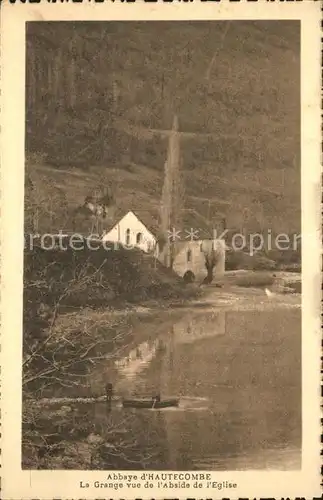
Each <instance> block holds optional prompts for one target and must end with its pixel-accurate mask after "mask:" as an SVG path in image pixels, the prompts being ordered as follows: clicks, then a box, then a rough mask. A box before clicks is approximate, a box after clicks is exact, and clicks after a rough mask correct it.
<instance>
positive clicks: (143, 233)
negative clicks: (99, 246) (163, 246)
mask: <svg viewBox="0 0 323 500" xmlns="http://www.w3.org/2000/svg"><path fill="white" fill-rule="evenodd" d="M102 239H103V241H111V242H116V243H119V244H121V245H122V246H124V247H128V248H131V247H136V248H140V249H141V250H143V251H144V252H153V251H154V250H155V248H156V242H157V240H156V237H155V236H154V235H153V234H152V232H151V231H149V229H148V228H147V227H146V226H145V224H144V223H143V222H142V221H141V220H140V218H139V217H138V216H137V215H136V214H135V213H134V212H132V211H131V210H130V211H129V212H128V213H127V214H126V215H124V216H123V217H122V218H121V219H120V220H119V221H118V222H117V223H116V224H115V225H114V226H113V227H112V228H111V229H109V230H108V231H106V232H105V233H104V235H103V237H102Z"/></svg>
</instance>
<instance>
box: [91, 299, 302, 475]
mask: <svg viewBox="0 0 323 500" xmlns="http://www.w3.org/2000/svg"><path fill="white" fill-rule="evenodd" d="M166 314H167V313H166ZM149 328H150V332H151V333H150V335H148V337H147V338H146V339H145V340H142V341H140V342H138V344H137V345H133V346H132V347H131V348H130V350H129V351H128V352H127V355H124V357H123V358H119V359H117V360H114V361H113V363H111V364H110V365H109V366H107V367H106V369H105V374H104V376H105V377H106V376H109V377H110V380H111V381H113V383H114V387H115V391H116V392H117V393H118V394H120V395H122V396H134V395H138V396H143V395H149V396H151V395H153V394H157V393H160V394H161V396H162V397H167V396H176V397H177V396H178V397H180V398H181V402H180V406H179V408H174V409H165V410H159V411H157V410H129V409H123V408H122V407H121V406H120V405H118V404H116V405H113V406H112V410H111V412H110V413H107V409H106V405H105V404H96V405H93V407H91V409H90V408H87V409H86V410H84V411H86V412H87V418H90V419H93V423H94V425H95V428H96V432H98V429H100V426H101V427H104V426H106V425H108V423H110V422H112V423H114V424H116V425H121V424H122V426H126V427H128V428H129V429H130V430H131V432H132V433H133V435H134V436H136V446H137V447H138V448H140V449H141V450H143V453H145V450H150V449H152V448H153V450H154V452H153V453H151V456H150V455H149V453H148V452H147V454H146V457H145V468H146V469H172V470H246V469H248V470H256V469H258V470H259V469H276V470H288V469H299V468H300V467H301V311H300V309H299V308H298V309H297V308H290V309H288V308H285V309H277V310H268V311H265V310H264V311H260V312H259V311H257V312H256V311H239V312H215V311H212V310H207V311H194V312H188V311H183V315H182V316H181V319H180V320H178V319H177V320H176V321H174V322H173V323H172V322H170V324H169V323H168V324H167V327H165V330H164V331H163V329H162V325H161V324H160V320H158V324H157V321H156V325H154V324H153V323H152V324H151V325H150V327H149ZM156 332H157V333H156ZM91 377H92V381H91V384H92V385H93V386H95V385H96V384H98V383H99V382H98V379H97V377H96V376H95V375H91ZM85 406H88V405H85ZM109 467H110V468H111V464H107V468H109ZM128 468H129V469H138V468H140V467H138V464H131V463H129V467H128Z"/></svg>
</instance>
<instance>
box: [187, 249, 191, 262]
mask: <svg viewBox="0 0 323 500" xmlns="http://www.w3.org/2000/svg"><path fill="white" fill-rule="evenodd" d="M186 258H187V262H191V260H192V250H191V249H189V250H187V254H186Z"/></svg>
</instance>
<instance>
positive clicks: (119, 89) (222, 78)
mask: <svg viewBox="0 0 323 500" xmlns="http://www.w3.org/2000/svg"><path fill="white" fill-rule="evenodd" d="M299 36H300V35H299V23H298V22H292V21H281V22H280V21H279V22H276V21H275V22H272V21H268V22H267V21H257V22H240V21H239V22H237V21H236V22H230V23H229V25H228V23H226V22H213V23H209V22H185V23H184V22H181V23H179V22H167V23H166V22H150V23H145V22H128V23H127V22H111V23H96V22H95V23H94V22H88V23H74V24H72V23H62V22H59V23H54V22H52V23H43V22H42V23H37V22H34V23H29V24H28V28H27V42H28V49H27V127H26V130H27V136H26V144H27V152H28V153H29V154H31V153H37V154H39V153H42V154H44V155H45V159H44V161H42V162H39V165H38V166H37V169H38V170H39V171H40V172H42V173H43V174H45V175H46V176H48V178H49V179H51V180H52V181H53V182H54V183H57V185H60V186H62V188H63V189H64V190H65V192H66V194H67V199H68V204H69V206H70V207H73V206H75V205H77V204H78V203H80V202H82V201H83V199H84V196H86V194H87V192H88V189H89V185H90V184H91V183H92V182H93V183H97V182H98V181H99V179H100V178H102V175H103V176H104V177H105V179H106V181H107V182H108V183H110V184H111V185H112V184H113V185H114V186H115V187H116V190H117V195H118V196H117V204H118V205H119V206H120V207H121V208H122V209H126V210H127V209H137V210H138V209H139V210H140V209H143V210H152V211H156V210H157V211H158V206H159V200H160V195H161V187H162V176H163V166H164V162H165V159H166V151H167V132H163V131H165V130H166V131H167V130H168V129H169V128H170V127H171V124H172V119H173V115H174V113H177V115H178V117H179V124H180V131H182V132H186V134H183V135H182V140H181V148H182V155H183V167H184V172H185V178H186V186H185V189H186V206H187V207H188V208H193V209H195V210H196V211H197V212H198V213H199V214H200V216H201V217H203V218H204V219H206V218H208V217H209V218H211V219H215V220H217V219H219V218H221V217H222V216H226V217H227V224H228V225H229V226H230V227H235V228H237V229H238V228H241V227H246V228H248V229H250V230H259V229H262V228H263V227H271V228H273V229H274V230H275V231H284V232H291V231H297V230H298V229H299V226H300V151H299V149H300V146H299V143H300V116H299V115H300V111H299V89H300V82H299V77H300V75H299V73H300V66H299ZM45 164H46V165H47V166H46V168H45V166H44V165H45ZM31 167H32V168H33V167H34V165H31ZM208 200H211V206H210V207H209V208H208ZM282 215H283V217H282Z"/></svg>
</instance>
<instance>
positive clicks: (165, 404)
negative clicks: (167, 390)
mask: <svg viewBox="0 0 323 500" xmlns="http://www.w3.org/2000/svg"><path fill="white" fill-rule="evenodd" d="M178 404H179V399H163V400H158V399H156V398H149V399H148V398H139V399H123V401H122V406H123V407H124V408H152V409H156V410H157V409H159V408H170V407H174V406H178Z"/></svg>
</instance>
